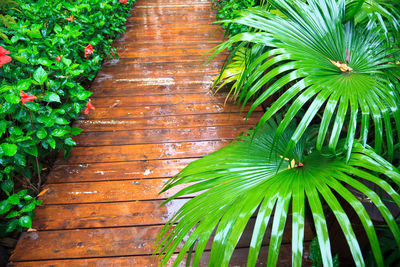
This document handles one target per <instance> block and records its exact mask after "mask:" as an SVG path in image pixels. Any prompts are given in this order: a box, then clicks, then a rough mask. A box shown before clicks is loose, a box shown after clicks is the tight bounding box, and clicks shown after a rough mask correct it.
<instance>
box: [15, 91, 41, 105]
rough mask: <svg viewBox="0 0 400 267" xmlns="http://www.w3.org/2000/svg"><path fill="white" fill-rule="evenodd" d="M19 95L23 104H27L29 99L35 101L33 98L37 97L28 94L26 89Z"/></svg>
mask: <svg viewBox="0 0 400 267" xmlns="http://www.w3.org/2000/svg"><path fill="white" fill-rule="evenodd" d="M19 96H20V97H21V102H22V105H25V103H26V102H28V101H33V100H35V99H37V97H36V96H34V95H28V94H26V93H25V92H24V91H21V92H19Z"/></svg>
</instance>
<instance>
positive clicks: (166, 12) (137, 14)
mask: <svg viewBox="0 0 400 267" xmlns="http://www.w3.org/2000/svg"><path fill="white" fill-rule="evenodd" d="M137 6H143V5H139V4H138V3H136V7H137ZM136 7H135V8H133V9H132V12H131V14H132V16H131V17H130V18H129V19H128V20H132V19H134V18H141V17H146V18H149V20H155V19H156V18H157V19H162V18H163V17H175V18H181V17H182V16H188V17H191V20H193V21H194V20H197V19H198V17H207V18H208V19H209V21H213V20H215V13H214V12H213V11H212V10H211V6H203V5H201V6H175V7H171V6H169V7H159V6H154V7H147V8H136ZM158 23H160V22H159V21H158ZM160 24H161V23H160ZM164 30H166V31H167V30H168V28H165V29H164Z"/></svg>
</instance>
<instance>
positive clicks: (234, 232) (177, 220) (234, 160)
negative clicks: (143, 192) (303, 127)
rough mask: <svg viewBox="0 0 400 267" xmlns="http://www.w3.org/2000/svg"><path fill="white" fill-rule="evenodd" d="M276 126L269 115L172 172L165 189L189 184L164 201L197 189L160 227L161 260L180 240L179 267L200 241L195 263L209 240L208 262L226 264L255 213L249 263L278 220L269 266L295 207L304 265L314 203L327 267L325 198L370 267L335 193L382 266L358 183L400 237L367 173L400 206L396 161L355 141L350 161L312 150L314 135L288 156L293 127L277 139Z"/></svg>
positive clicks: (296, 241) (357, 257)
mask: <svg viewBox="0 0 400 267" xmlns="http://www.w3.org/2000/svg"><path fill="white" fill-rule="evenodd" d="M277 129H279V123H277V122H275V121H274V120H270V121H269V122H267V123H266V125H265V126H264V127H263V128H260V129H259V130H258V131H256V132H255V134H253V133H252V132H249V134H248V135H245V136H243V137H241V138H240V139H239V140H238V141H236V142H233V143H231V144H229V145H227V146H226V147H224V148H221V149H220V150H218V151H216V152H214V153H212V154H210V155H208V156H206V157H204V158H202V159H199V160H197V161H194V162H192V163H191V164H189V165H188V166H187V167H186V168H185V169H184V170H182V171H181V172H180V173H179V174H177V175H176V176H175V177H173V178H171V180H170V181H169V182H168V183H167V184H166V186H165V188H164V189H163V191H166V190H169V189H171V188H173V187H175V186H177V185H181V184H188V186H187V187H186V188H185V189H182V190H181V191H179V192H178V193H177V194H175V195H174V196H172V197H171V198H170V199H168V200H166V201H165V203H168V202H170V201H171V200H172V199H175V198H177V197H182V196H184V195H188V194H198V195H197V196H196V197H194V198H193V199H191V200H189V201H188V202H187V203H186V204H184V205H183V206H182V208H181V209H180V210H179V211H178V212H177V213H176V215H175V216H174V217H173V218H172V219H171V220H170V221H169V222H168V223H167V224H166V225H165V226H164V228H163V229H162V230H161V231H160V233H159V238H158V248H157V252H158V253H160V255H161V256H162V257H163V259H162V261H161V264H162V265H165V264H166V263H167V262H168V260H169V259H170V257H171V256H172V255H173V253H174V252H175V251H176V249H177V248H178V247H179V246H181V249H180V252H179V254H178V255H177V257H176V259H175V262H174V266H178V265H179V263H180V262H181V261H182V260H183V259H184V256H185V254H186V253H188V251H189V249H191V248H192V247H193V246H194V252H193V253H194V257H193V266H197V265H198V264H199V261H200V258H201V256H202V254H203V252H204V250H205V249H206V246H207V243H208V242H209V241H210V240H212V245H211V252H210V259H209V261H210V263H209V266H221V267H223V266H228V263H229V260H230V258H231V256H232V253H233V251H234V249H235V247H236V245H237V244H238V241H239V239H240V237H241V235H242V233H243V231H244V229H245V227H246V225H247V224H248V221H249V219H250V217H251V216H252V215H256V221H255V226H254V229H253V234H252V238H251V243H250V250H249V255H248V259H247V263H248V264H247V266H254V265H255V263H256V261H257V258H258V255H259V251H260V248H261V246H262V245H263V240H264V238H265V234H266V229H267V227H268V225H272V227H271V228H272V230H271V234H270V240H269V251H268V261H267V266H275V265H276V264H277V260H278V255H279V249H280V245H281V242H282V235H283V232H284V227H285V224H286V223H287V222H286V221H287V217H288V213H289V206H291V213H292V226H291V229H292V265H293V266H301V263H302V258H303V240H304V224H305V209H306V205H307V203H308V205H309V206H310V209H311V212H312V217H313V221H314V224H315V229H316V234H317V236H318V240H319V246H320V249H321V255H322V258H323V261H324V266H332V254H331V247H330V242H329V236H328V229H327V222H326V220H325V216H324V209H323V203H324V202H326V204H327V205H328V207H329V208H330V209H331V210H332V211H333V214H334V215H335V217H336V219H337V221H338V222H339V225H340V227H341V229H342V230H343V232H344V235H345V237H346V240H347V243H348V244H349V247H350V250H351V253H352V255H353V258H354V261H355V263H356V265H357V266H364V261H363V257H362V252H361V249H360V246H359V244H358V242H357V238H356V236H355V234H354V231H353V229H352V226H351V222H350V220H349V218H348V217H347V215H346V212H345V211H344V210H343V208H342V206H341V204H340V202H339V199H338V197H337V196H340V197H341V198H343V200H344V201H346V202H348V203H350V205H351V206H352V207H353V208H354V210H355V212H356V213H357V215H358V216H359V218H360V220H361V222H362V225H363V226H364V229H365V232H366V234H367V236H368V239H369V241H370V244H371V247H372V251H373V255H374V257H375V260H376V261H377V263H378V265H381V264H382V263H383V258H382V253H381V250H380V246H379V241H378V238H377V235H376V232H375V229H374V226H373V223H372V221H371V219H370V217H369V215H368V213H367V212H366V210H365V208H364V206H363V204H362V202H361V201H360V200H359V199H358V198H356V197H355V196H354V195H353V193H352V190H357V191H359V192H361V193H362V194H364V195H365V196H366V197H367V198H368V199H370V200H371V202H372V203H373V204H375V205H376V207H377V208H378V209H379V211H380V212H381V213H382V215H383V217H384V218H385V220H386V222H387V224H388V226H389V229H390V231H391V232H392V233H393V235H394V237H395V240H396V242H397V244H398V245H399V244H400V230H399V228H398V225H397V224H396V221H395V219H394V218H393V216H392V214H391V213H390V211H389V209H388V208H387V207H386V206H385V204H384V203H383V201H382V200H381V199H380V197H379V196H378V194H377V193H375V191H374V190H372V189H370V188H369V187H367V186H365V184H364V183H363V180H365V181H369V182H371V183H373V184H375V185H376V186H378V187H380V188H381V189H382V190H384V191H386V192H387V193H388V194H389V195H390V196H391V197H392V199H393V200H394V202H395V203H396V204H397V205H399V206H400V195H399V194H398V193H397V192H396V191H395V190H394V188H393V187H392V186H391V184H397V185H399V184H400V173H399V172H398V170H397V169H396V168H394V167H393V166H392V165H391V164H390V163H388V162H387V161H385V160H384V159H383V158H381V157H380V156H378V155H377V154H376V153H375V152H373V151H372V150H369V149H367V148H364V147H363V146H362V145H360V144H359V143H357V142H356V143H354V144H353V149H352V152H351V154H350V159H349V161H346V159H345V157H335V156H333V155H332V154H329V153H328V152H321V151H318V150H315V151H312V152H311V153H309V141H308V140H305V139H304V138H302V139H301V140H300V141H299V142H298V143H297V145H296V147H295V149H294V150H293V152H292V154H291V156H290V157H289V158H288V159H284V158H283V156H282V155H283V153H284V152H285V151H286V147H287V144H288V142H290V139H291V136H292V135H293V132H294V131H295V127H293V125H290V126H289V127H288V128H287V130H286V131H284V132H283V134H282V137H281V138H280V139H279V140H278V141H277V143H276V144H274V142H275V141H274V137H275V133H276V131H277ZM380 176H382V177H385V179H383V178H381V177H380ZM388 181H390V183H389V182H388ZM165 203H164V204H165ZM213 233H215V234H214V236H213V237H212V234H213ZM208 249H210V248H208Z"/></svg>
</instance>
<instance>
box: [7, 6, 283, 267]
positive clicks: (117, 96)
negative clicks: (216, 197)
mask: <svg viewBox="0 0 400 267" xmlns="http://www.w3.org/2000/svg"><path fill="white" fill-rule="evenodd" d="M214 19H215V14H214V13H213V11H212V10H211V0H138V1H137V3H136V5H135V7H134V9H133V10H132V16H131V17H130V18H129V19H128V22H127V31H126V33H125V34H124V35H123V36H122V37H121V38H120V39H119V40H117V41H116V43H115V46H116V47H118V50H119V55H120V59H119V60H111V61H109V62H105V63H104V64H103V69H102V70H101V71H100V72H99V74H98V76H97V78H96V79H95V81H94V83H93V86H92V89H93V91H94V94H93V97H92V102H93V104H94V106H95V107H96V110H94V111H92V112H91V113H90V115H88V116H83V115H82V116H81V117H80V119H79V120H78V121H77V122H76V123H75V124H76V126H79V127H82V128H83V129H84V131H83V133H82V134H81V135H79V136H78V137H77V138H76V141H77V144H78V146H77V147H75V148H74V149H73V151H72V153H71V156H70V158H69V160H68V161H64V160H63V159H62V158H61V157H60V158H59V159H58V160H57V162H56V164H55V167H54V169H53V171H52V172H51V174H50V175H49V177H48V181H47V185H46V188H48V191H47V192H46V193H45V194H44V195H43V196H41V199H42V200H44V204H43V206H42V207H40V208H39V209H38V210H37V212H36V215H37V216H36V218H35V220H34V225H33V228H34V229H37V231H34V232H28V233H23V234H22V236H21V239H20V241H19V243H18V246H17V248H16V249H15V251H14V253H13V255H12V257H11V263H10V265H11V266H68V267H70V266H157V261H156V259H155V258H154V257H152V256H151V254H152V253H153V250H154V248H153V243H154V240H155V237H156V234H157V233H158V231H159V229H160V228H161V227H162V225H163V224H164V223H165V222H166V221H167V220H168V219H169V218H170V217H171V216H172V214H173V213H174V212H175V211H176V210H177V209H178V208H179V207H180V206H181V205H182V204H183V203H184V202H185V201H187V198H186V199H185V198H182V199H179V200H176V201H174V202H173V203H172V204H170V205H168V206H166V207H162V208H160V207H159V204H160V203H161V200H162V199H165V198H166V197H168V196H170V195H171V194H172V192H170V193H167V194H162V195H159V194H158V192H159V191H160V190H161V188H162V186H163V185H164V183H165V182H166V181H167V179H168V178H169V177H171V176H172V175H174V174H176V173H177V172H178V171H179V170H180V169H182V168H183V167H184V166H186V165H187V164H188V163H189V162H191V161H193V160H194V159H196V158H199V157H202V156H204V155H207V154H209V153H211V152H212V151H215V150H216V149H218V148H220V147H222V146H223V145H225V144H227V143H228V142H229V141H230V140H231V139H233V138H235V137H236V136H237V134H238V133H239V132H241V131H244V130H246V129H247V128H248V127H250V126H253V125H254V124H255V123H256V122H257V118H258V117H259V116H260V115H261V111H260V110H258V111H257V112H255V113H254V116H253V117H252V118H250V119H249V120H248V121H247V122H246V121H244V119H243V117H244V114H240V110H239V108H238V107H237V106H235V105H233V104H227V105H226V106H224V97H223V96H221V95H220V96H213V95H211V94H210V93H209V90H210V85H211V82H212V78H213V77H214V76H215V75H216V74H217V73H218V72H219V68H220V67H221V65H222V62H223V60H224V58H223V56H219V57H218V58H217V59H216V60H214V61H213V62H212V63H210V64H209V65H207V66H205V65H204V59H200V56H201V55H203V54H204V53H205V52H206V51H208V50H209V49H210V48H212V47H214V46H215V45H217V44H218V43H220V41H221V40H222V38H223V32H222V30H221V29H220V27H219V26H216V25H211V24H210V22H212V21H214ZM284 242H285V240H284ZM286 242H287V240H286ZM282 253H284V252H282ZM288 253H290V251H289V252H288ZM206 254H207V253H206ZM289 255H290V254H289ZM206 256H207V255H206ZM289 258H290V257H289ZM245 259H246V247H245V246H243V248H241V249H238V251H237V252H236V253H235V255H234V258H233V260H232V264H233V265H237V266H242V263H243V262H244V261H245ZM205 263H206V259H205V260H204V262H203V264H205Z"/></svg>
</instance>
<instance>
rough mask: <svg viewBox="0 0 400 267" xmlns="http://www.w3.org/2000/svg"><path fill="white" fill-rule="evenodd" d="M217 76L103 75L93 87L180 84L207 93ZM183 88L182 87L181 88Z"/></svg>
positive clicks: (137, 86) (172, 85)
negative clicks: (122, 76) (119, 76)
mask: <svg viewBox="0 0 400 267" xmlns="http://www.w3.org/2000/svg"><path fill="white" fill-rule="evenodd" d="M214 78H215V75H211V74H207V75H201V74H199V75H197V76H196V77H187V76H183V77H179V76H178V77H171V76H169V75H165V76H161V77H152V78H146V77H141V78H132V77H125V78H116V79H114V75H113V74H108V75H103V77H100V78H99V79H96V80H95V81H94V82H93V86H97V85H99V84H101V86H104V87H122V88H124V87H132V86H133V87H134V88H140V87H142V86H145V87H150V88H151V87H153V88H154V87H158V86H170V87H175V86H176V85H178V84H180V85H181V86H185V87H186V86H189V87H190V86H197V87H202V88H203V89H206V90H203V91H202V92H207V90H208V89H210V87H211V85H212V83H213V81H214ZM181 88H182V87H181Z"/></svg>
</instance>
